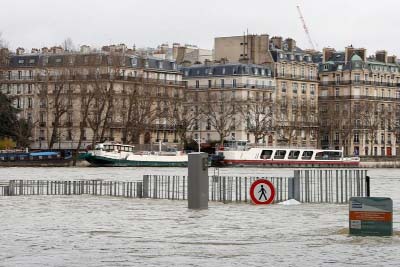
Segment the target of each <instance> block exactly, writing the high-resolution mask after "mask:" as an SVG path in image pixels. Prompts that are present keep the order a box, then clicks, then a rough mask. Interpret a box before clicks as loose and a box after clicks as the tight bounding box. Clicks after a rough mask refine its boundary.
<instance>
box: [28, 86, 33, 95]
mask: <svg viewBox="0 0 400 267" xmlns="http://www.w3.org/2000/svg"><path fill="white" fill-rule="evenodd" d="M28 94H32V84H28Z"/></svg>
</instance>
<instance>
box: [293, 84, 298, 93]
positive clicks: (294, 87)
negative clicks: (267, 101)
mask: <svg viewBox="0 0 400 267" xmlns="http://www.w3.org/2000/svg"><path fill="white" fill-rule="evenodd" d="M293 94H297V83H293Z"/></svg>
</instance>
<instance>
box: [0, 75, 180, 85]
mask: <svg viewBox="0 0 400 267" xmlns="http://www.w3.org/2000/svg"><path fill="white" fill-rule="evenodd" d="M28 80H31V81H34V82H63V81H104V80H106V81H129V82H137V83H145V84H146V83H149V84H159V85H167V86H169V85H171V86H172V85H173V86H182V87H183V86H185V85H186V81H175V80H164V79H163V80H162V79H151V78H145V77H133V76H122V75H110V74H99V75H96V74H88V75H84V74H71V75H34V76H18V75H12V76H11V77H9V76H8V75H7V74H5V75H2V76H0V81H2V82H7V81H10V82H18V81H21V82H25V81H28Z"/></svg>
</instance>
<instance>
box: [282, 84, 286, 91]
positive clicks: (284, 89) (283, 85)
mask: <svg viewBox="0 0 400 267" xmlns="http://www.w3.org/2000/svg"><path fill="white" fill-rule="evenodd" d="M281 86H282V93H286V82H282V83H281Z"/></svg>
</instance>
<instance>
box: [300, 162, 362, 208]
mask: <svg viewBox="0 0 400 267" xmlns="http://www.w3.org/2000/svg"><path fill="white" fill-rule="evenodd" d="M294 177H295V179H296V178H297V177H298V179H299V193H300V194H299V201H301V202H309V203H348V201H349V199H350V197H353V196H360V197H362V196H366V195H367V194H366V192H367V189H366V177H367V170H361V169H356V170H354V169H351V170H332V169H327V170H315V169H307V170H295V171H294Z"/></svg>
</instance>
